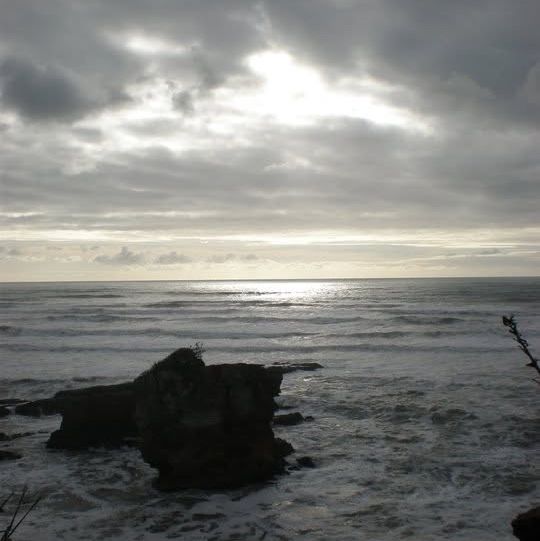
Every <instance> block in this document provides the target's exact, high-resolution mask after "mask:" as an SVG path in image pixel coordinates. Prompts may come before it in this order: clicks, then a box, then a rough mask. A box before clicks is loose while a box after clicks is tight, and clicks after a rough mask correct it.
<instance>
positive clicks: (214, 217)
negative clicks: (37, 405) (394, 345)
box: [0, 0, 540, 281]
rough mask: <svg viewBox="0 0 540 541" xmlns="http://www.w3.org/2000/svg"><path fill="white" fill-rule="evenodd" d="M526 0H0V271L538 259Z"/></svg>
mask: <svg viewBox="0 0 540 541" xmlns="http://www.w3.org/2000/svg"><path fill="white" fill-rule="evenodd" d="M539 26H540V3H539V2H538V0H452V1H450V0H444V1H443V0H430V1H429V2H426V1H425V0H260V1H250V0H152V1H150V0H16V1H15V0H0V280H2V281H51V280H52V281H62V280H133V279H137V280H139V279H143V280H144V279H262V278H282V279H288V278H364V277H366V278H367V277H412V276H515V275H519V276H531V275H539V274H540V220H539V218H540V151H539V149H540V31H539V30H538V29H539Z"/></svg>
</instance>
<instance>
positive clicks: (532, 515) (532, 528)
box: [512, 507, 540, 541]
mask: <svg viewBox="0 0 540 541" xmlns="http://www.w3.org/2000/svg"><path fill="white" fill-rule="evenodd" d="M512 530H513V533H514V536H515V537H517V538H518V539H520V541H538V540H539V539H540V507H534V508H533V509H530V510H529V511H527V512H526V513H521V514H520V515H518V516H517V517H516V518H515V519H514V520H513V521H512Z"/></svg>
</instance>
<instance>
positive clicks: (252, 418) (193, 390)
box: [135, 349, 292, 490]
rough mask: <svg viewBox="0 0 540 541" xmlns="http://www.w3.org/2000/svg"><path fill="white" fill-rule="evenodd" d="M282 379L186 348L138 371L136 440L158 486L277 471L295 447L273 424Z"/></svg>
mask: <svg viewBox="0 0 540 541" xmlns="http://www.w3.org/2000/svg"><path fill="white" fill-rule="evenodd" d="M281 380H282V373H281V372H278V371H273V370H269V369H267V368H265V367H264V366H260V365H249V364H242V363H239V364H229V365H214V366H205V364H204V363H203V361H202V360H201V359H200V358H199V356H198V355H197V354H196V353H195V352H194V351H193V350H191V349H180V350H177V351H175V352H174V353H173V354H171V355H170V356H169V357H167V358H166V359H164V360H163V361H161V362H159V363H157V364H156V365H155V366H154V367H153V368H152V369H150V370H149V371H147V372H145V373H144V374H142V375H141V376H140V377H139V378H137V379H136V380H135V388H136V395H137V399H136V422H137V425H138V428H139V434H140V438H141V443H140V448H141V452H142V455H143V458H144V459H145V460H146V461H147V462H148V463H149V464H151V465H152V466H153V467H155V468H157V469H158V471H159V478H158V480H157V486H158V488H161V489H164V490H174V489H181V488H234V487H239V486H243V485H246V484H250V483H256V482H260V481H265V480H267V479H269V478H271V477H272V476H273V475H274V474H276V473H278V472H282V471H283V470H284V466H285V460H284V456H285V455H286V454H288V453H289V452H291V450H292V447H290V445H288V444H287V443H286V442H283V441H282V440H278V439H276V438H275V437H274V433H273V431H272V428H271V422H272V418H273V415H274V410H275V409H276V405H275V402H274V396H276V395H278V394H279V391H280V384H281Z"/></svg>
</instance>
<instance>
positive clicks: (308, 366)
mask: <svg viewBox="0 0 540 541" xmlns="http://www.w3.org/2000/svg"><path fill="white" fill-rule="evenodd" d="M319 368H324V367H323V365H322V364H319V363H290V364H289V363H279V362H276V363H274V364H273V365H272V366H269V367H268V370H270V371H276V372H281V373H282V374H289V373H290V372H297V371H298V370H302V371H306V372H313V371H314V370H318V369H319Z"/></svg>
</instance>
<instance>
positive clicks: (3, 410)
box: [0, 406, 11, 417]
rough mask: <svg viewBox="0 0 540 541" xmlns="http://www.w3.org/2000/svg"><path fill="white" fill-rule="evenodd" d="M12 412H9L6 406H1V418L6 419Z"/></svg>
mask: <svg viewBox="0 0 540 541" xmlns="http://www.w3.org/2000/svg"><path fill="white" fill-rule="evenodd" d="M10 413H11V412H10V411H9V409H8V408H6V406H0V417H5V416H6V415H9V414H10Z"/></svg>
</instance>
